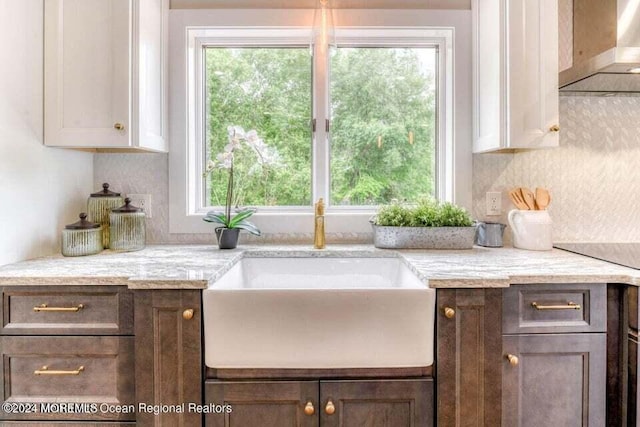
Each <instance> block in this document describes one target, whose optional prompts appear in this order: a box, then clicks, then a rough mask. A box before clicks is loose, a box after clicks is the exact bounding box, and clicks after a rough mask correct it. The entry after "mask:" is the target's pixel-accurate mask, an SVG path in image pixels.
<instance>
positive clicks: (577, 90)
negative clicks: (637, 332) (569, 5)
mask: <svg viewBox="0 0 640 427" xmlns="http://www.w3.org/2000/svg"><path fill="white" fill-rule="evenodd" d="M559 81H560V94H561V95H594V96H598V95H599V96H614V95H622V96H624V95H626V96H640V0H573V64H572V66H571V68H568V69H566V70H564V71H561V72H560V79H559Z"/></svg>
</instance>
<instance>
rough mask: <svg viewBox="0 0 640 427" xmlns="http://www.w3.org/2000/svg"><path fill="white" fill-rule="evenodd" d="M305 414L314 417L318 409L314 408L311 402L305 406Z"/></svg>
mask: <svg viewBox="0 0 640 427" xmlns="http://www.w3.org/2000/svg"><path fill="white" fill-rule="evenodd" d="M304 413H305V415H313V414H315V413H316V408H314V407H313V402H311V401H309V402H307V404H306V405H304Z"/></svg>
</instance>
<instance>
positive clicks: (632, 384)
mask: <svg viewBox="0 0 640 427" xmlns="http://www.w3.org/2000/svg"><path fill="white" fill-rule="evenodd" d="M628 345H629V366H628V371H627V375H628V387H629V389H628V394H627V420H628V422H627V425H629V426H635V425H638V397H640V396H638V362H639V361H638V337H637V333H635V331H634V333H632V334H630V335H629V340H628Z"/></svg>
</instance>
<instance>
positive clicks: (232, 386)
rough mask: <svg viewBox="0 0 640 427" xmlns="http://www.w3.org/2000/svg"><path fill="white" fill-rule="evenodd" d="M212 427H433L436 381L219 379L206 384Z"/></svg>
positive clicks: (209, 425) (209, 419)
mask: <svg viewBox="0 0 640 427" xmlns="http://www.w3.org/2000/svg"><path fill="white" fill-rule="evenodd" d="M205 401H206V403H207V404H213V405H218V406H217V407H218V408H222V407H224V405H230V406H231V412H228V413H227V412H223V413H217V414H207V416H206V426H207V427H254V426H261V427H289V426H290V427H318V426H319V427H336V426H341V427H351V426H359V427H405V426H406V427H422V426H424V427H428V426H432V425H433V424H434V413H433V380H432V379H431V378H420V379H400V380H349V381H342V380H335V381H333V380H322V381H218V380H208V381H207V382H206V383H205Z"/></svg>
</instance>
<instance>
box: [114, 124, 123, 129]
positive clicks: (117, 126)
mask: <svg viewBox="0 0 640 427" xmlns="http://www.w3.org/2000/svg"><path fill="white" fill-rule="evenodd" d="M113 128H114V129H115V130H124V125H123V124H122V123H114V125H113Z"/></svg>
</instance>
